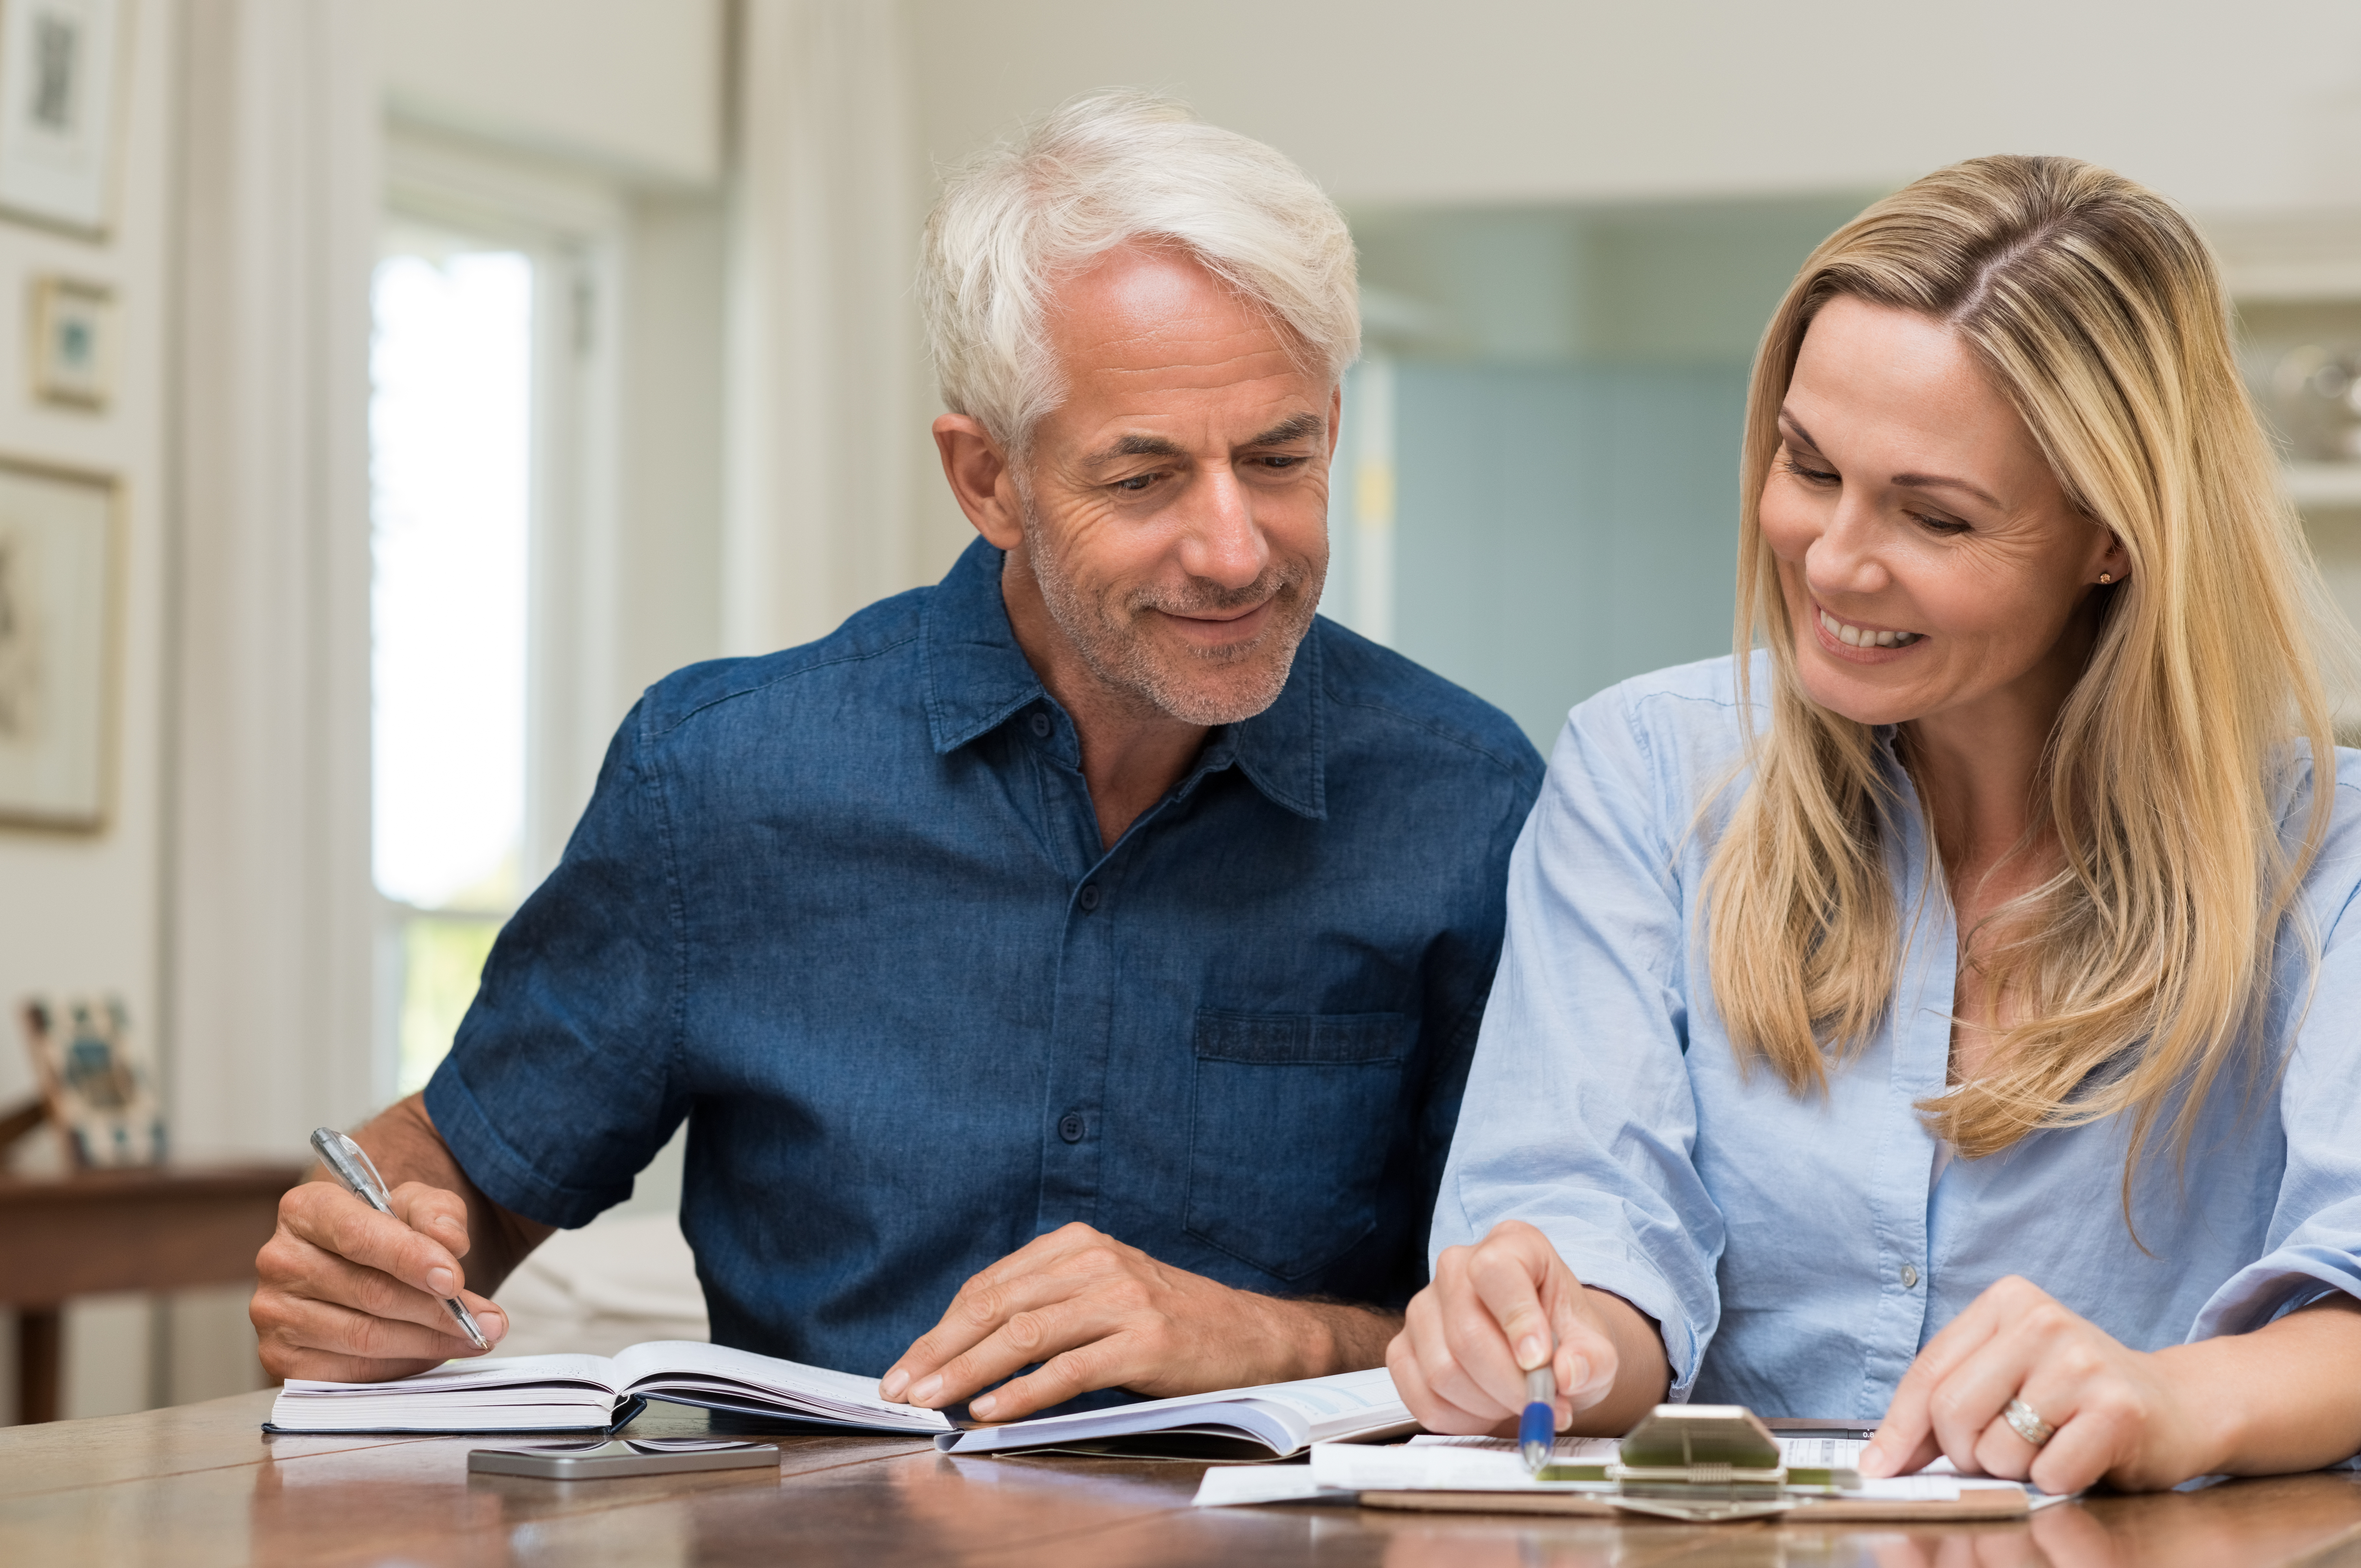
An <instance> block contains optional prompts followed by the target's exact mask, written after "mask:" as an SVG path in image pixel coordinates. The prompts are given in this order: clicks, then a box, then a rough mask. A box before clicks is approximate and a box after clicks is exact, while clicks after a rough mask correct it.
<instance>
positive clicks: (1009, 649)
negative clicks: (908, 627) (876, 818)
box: [924, 539, 1328, 821]
mask: <svg viewBox="0 0 2361 1568" xmlns="http://www.w3.org/2000/svg"><path fill="white" fill-rule="evenodd" d="M1004 559H1005V555H1004V554H1003V552H1001V551H999V550H996V549H994V547H993V546H992V545H991V544H989V543H986V542H985V541H983V540H982V539H978V540H977V541H976V542H975V543H972V544H971V545H969V546H968V547H967V548H966V549H965V550H964V551H962V552H961V554H960V558H959V559H958V561H956V562H954V563H953V564H952V565H951V569H950V572H949V573H948V574H947V575H946V576H944V578H943V580H942V581H941V583H939V584H938V585H937V586H936V588H935V591H934V592H933V593H932V594H930V595H928V599H927V609H926V618H925V631H924V638H925V647H926V683H927V696H926V701H927V725H928V733H929V736H930V738H931V739H932V740H933V742H934V747H935V751H936V754H937V755H943V754H946V753H949V752H951V751H958V750H959V749H960V748H961V747H962V746H964V745H966V744H967V743H968V742H969V741H971V740H975V739H976V738H977V737H979V736H982V735H985V734H988V733H990V732H991V731H993V730H994V729H998V728H1000V726H1002V725H1003V724H1005V723H1007V722H1008V720H1009V719H1011V718H1015V717H1016V715H1017V714H1018V713H1020V712H1022V711H1024V710H1025V709H1026V708H1027V707H1030V706H1032V705H1033V704H1035V703H1037V702H1038V703H1048V704H1049V705H1050V706H1052V707H1055V706H1056V701H1055V699H1054V698H1052V697H1051V696H1049V692H1048V691H1047V690H1046V689H1044V687H1043V686H1042V685H1041V677H1040V676H1038V675H1037V674H1034V673H1033V666H1032V664H1031V663H1028V662H1027V660H1026V657H1025V651H1024V650H1023V649H1021V648H1019V647H1018V646H1017V645H1016V632H1015V631H1014V630H1012V629H1011V628H1010V627H1009V624H1008V607H1007V605H1006V603H1005V601H1004V600H1003V599H1002V598H1001V597H1000V570H1001V564H1002V562H1003V560H1004ZM1320 630H1321V628H1320V623H1319V621H1317V620H1314V621H1313V622H1312V630H1310V631H1309V632H1307V633H1306V634H1305V635H1304V639H1303V641H1302V643H1301V646H1299V647H1298V648H1297V649H1296V651H1295V663H1294V664H1293V666H1292V667H1291V668H1290V669H1289V671H1288V673H1287V684H1286V685H1284V686H1282V687H1280V688H1279V699H1278V700H1277V701H1276V702H1273V703H1272V704H1271V705H1270V706H1269V707H1267V708H1265V709H1263V711H1262V712H1260V713H1257V714H1256V715H1255V716H1254V717H1253V718H1247V719H1242V720H1241V721H1239V722H1238V723H1235V724H1230V725H1224V727H1222V728H1221V729H1216V730H1215V731H1214V732H1213V736H1212V738H1211V739H1210V740H1208V741H1207V743H1206V746H1205V750H1204V751H1203V753H1202V755H1200V756H1199V758H1198V759H1197V764H1196V766H1195V767H1193V768H1191V770H1190V771H1189V776H1188V777H1187V779H1186V780H1185V781H1183V783H1182V784H1181V786H1180V794H1182V795H1186V794H1188V793H1189V792H1190V791H1191V790H1192V789H1194V788H1195V787H1196V785H1197V783H1198V781H1199V780H1200V779H1202V778H1203V777H1204V776H1205V775H1206V774H1208V773H1215V772H1218V771H1219V770H1221V769H1223V768H1226V767H1229V766H1231V765H1232V764H1235V765H1236V767H1237V769H1238V771H1239V772H1240V773H1244V774H1246V777H1247V779H1248V780H1250V781H1251V782H1252V783H1253V784H1254V786H1255V787H1256V788H1257V789H1258V790H1260V791H1261V792H1262V793H1263V794H1264V795H1266V796H1268V798H1269V799H1270V800H1271V802H1272V803H1273V804H1274V805H1277V806H1284V807H1285V808H1286V809H1288V810H1290V811H1292V812H1294V813H1295V814H1296V815H1297V816H1299V817H1311V818H1312V819H1313V820H1315V821H1317V820H1321V819H1324V818H1325V817H1327V815H1328V795H1327V787H1326V777H1325V773H1324V769H1323V754H1322V752H1323V735H1322V726H1321V713H1320V690H1321V681H1320V663H1321V647H1320V642H1321V638H1320Z"/></svg>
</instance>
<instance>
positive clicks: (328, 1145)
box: [312, 1127, 492, 1350]
mask: <svg viewBox="0 0 2361 1568" xmlns="http://www.w3.org/2000/svg"><path fill="white" fill-rule="evenodd" d="M312 1146H313V1148H315V1149H317V1150H318V1151H319V1152H320V1163H321V1164H322V1165H324V1166H326V1167H327V1168H328V1171H329V1174H330V1175H332V1176H334V1177H335V1179H337V1180H338V1181H341V1182H343V1183H344V1184H345V1190H346V1191H348V1192H350V1193H351V1194H352V1195H353V1196H354V1197H356V1198H357V1199H359V1200H360V1201H362V1202H364V1203H366V1204H368V1206H369V1207H370V1208H372V1209H374V1210H376V1211H377V1212H379V1213H380V1214H385V1215H389V1216H390V1215H391V1214H392V1212H393V1198H392V1195H391V1194H390V1193H389V1192H388V1191H387V1190H386V1189H385V1178H384V1177H382V1176H379V1174H378V1173H377V1165H376V1162H374V1161H373V1160H371V1159H370V1158H369V1157H368V1150H367V1149H365V1148H363V1147H361V1146H360V1145H358V1144H357V1143H355V1142H353V1140H352V1139H350V1138H348V1137H346V1136H345V1135H344V1134H342V1133H340V1132H338V1131H336V1129H335V1128H334V1127H314V1128H313V1130H312ZM443 1304H444V1305H445V1306H446V1307H448V1308H450V1309H451V1315H452V1316H453V1317H455V1318H456V1319H458V1320H459V1327H460V1328H461V1329H463V1330H465V1331H466V1332H467V1338H468V1339H469V1340H470V1341H471V1342H473V1343H474V1344H475V1347H476V1348H477V1349H478V1350H489V1349H491V1348H492V1342H491V1341H489V1340H488V1339H486V1338H485V1337H484V1331H483V1330H481V1329H479V1328H478V1327H477V1326H476V1316H475V1314H474V1313H472V1312H470V1311H468V1310H467V1303H466V1302H465V1301H462V1300H460V1299H458V1298H457V1297H456V1296H445V1298H443Z"/></svg>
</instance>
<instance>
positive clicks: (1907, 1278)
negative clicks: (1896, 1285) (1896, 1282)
mask: <svg viewBox="0 0 2361 1568" xmlns="http://www.w3.org/2000/svg"><path fill="white" fill-rule="evenodd" d="M1902 1288H1904V1289H1905V1290H1916V1289H1917V1288H1918V1266H1917V1265H1916V1264H1915V1263H1905V1264H1904V1265H1903V1266H1902Z"/></svg>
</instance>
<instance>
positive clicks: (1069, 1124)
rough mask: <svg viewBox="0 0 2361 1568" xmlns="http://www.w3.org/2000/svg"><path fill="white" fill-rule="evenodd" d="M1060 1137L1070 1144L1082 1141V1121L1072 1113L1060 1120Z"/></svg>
mask: <svg viewBox="0 0 2361 1568" xmlns="http://www.w3.org/2000/svg"><path fill="white" fill-rule="evenodd" d="M1058 1135H1059V1136H1060V1137H1061V1138H1063V1139H1065V1140H1066V1141H1067V1142H1068V1143H1070V1144H1078V1143H1081V1142H1082V1118H1081V1117H1080V1116H1077V1115H1075V1114H1074V1113H1072V1112H1071V1111H1069V1112H1067V1113H1065V1114H1064V1115H1062V1116H1060V1117H1059V1118H1058Z"/></svg>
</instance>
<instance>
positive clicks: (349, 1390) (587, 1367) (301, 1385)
mask: <svg viewBox="0 0 2361 1568" xmlns="http://www.w3.org/2000/svg"><path fill="white" fill-rule="evenodd" d="M634 1348H636V1347H634ZM627 1354H628V1353H627ZM533 1383H587V1384H588V1385H589V1386H591V1387H594V1388H604V1389H606V1390H607V1391H608V1392H609V1393H610V1394H612V1393H618V1392H620V1390H621V1388H622V1381H621V1378H620V1374H619V1371H618V1368H617V1365H616V1364H615V1363H614V1362H612V1361H609V1360H608V1359H607V1358H606V1357H605V1356H603V1355H486V1356H478V1357H475V1358H472V1359H470V1360H467V1361H446V1362H445V1363H444V1364H443V1365H440V1366H431V1367H428V1368H427V1369H426V1370H425V1371H423V1372H413V1373H412V1374H411V1375H410V1376H407V1377H397V1378H395V1379H394V1380H393V1381H391V1382H390V1383H329V1382H324V1381H321V1380H318V1379H314V1378H310V1377H290V1378H289V1379H287V1381H286V1384H285V1385H284V1387H285V1388H286V1390H287V1391H288V1392H290V1393H302V1394H354V1393H357V1394H401V1393H408V1392H413V1391H414V1392H419V1393H425V1392H430V1391H432V1392H442V1391H447V1390H451V1389H460V1388H514V1387H524V1386H525V1385H527V1384H533Z"/></svg>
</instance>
